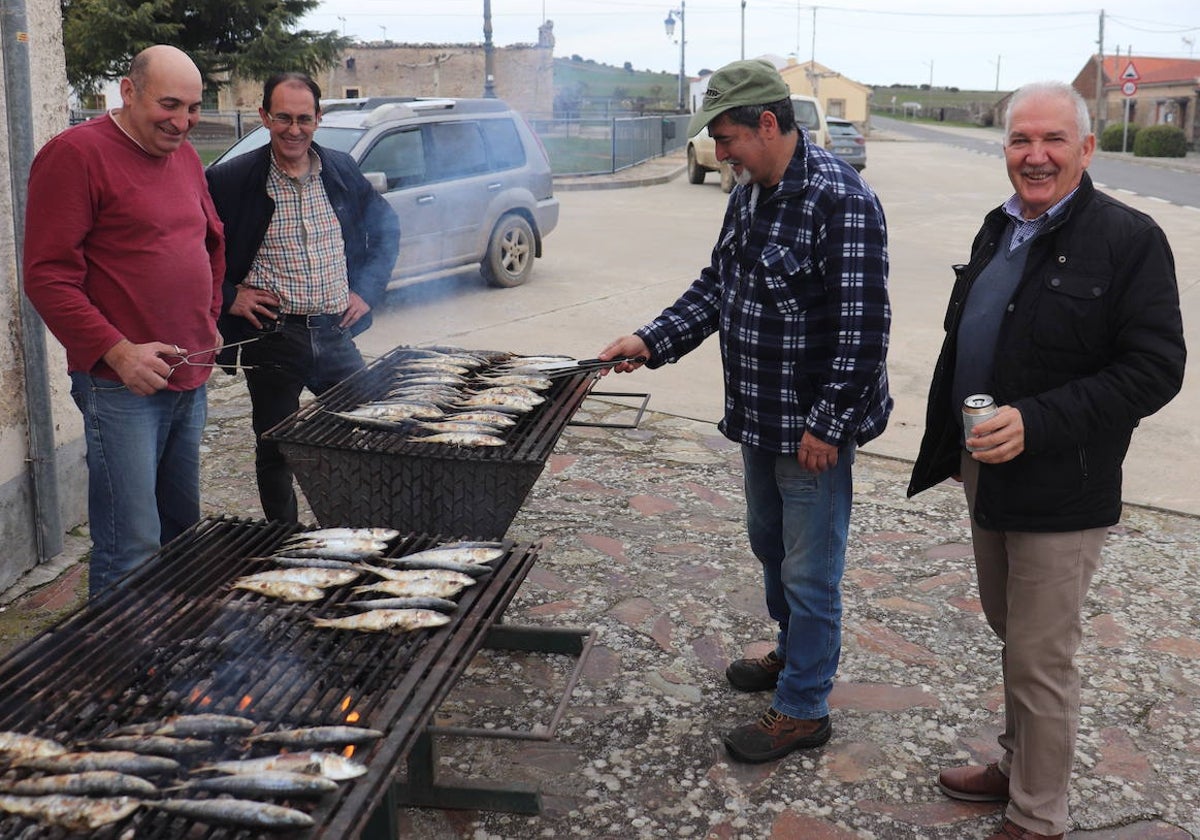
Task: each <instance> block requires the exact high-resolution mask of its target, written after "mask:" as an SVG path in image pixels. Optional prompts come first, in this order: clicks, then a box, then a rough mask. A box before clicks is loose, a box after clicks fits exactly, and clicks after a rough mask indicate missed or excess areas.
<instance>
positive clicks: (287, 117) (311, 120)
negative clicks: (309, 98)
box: [267, 114, 317, 128]
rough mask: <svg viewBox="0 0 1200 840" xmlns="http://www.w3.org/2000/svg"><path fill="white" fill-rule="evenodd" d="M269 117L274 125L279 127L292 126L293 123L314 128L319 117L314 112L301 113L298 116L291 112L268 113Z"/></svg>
mask: <svg viewBox="0 0 1200 840" xmlns="http://www.w3.org/2000/svg"><path fill="white" fill-rule="evenodd" d="M267 119H269V120H270V121H271V124H272V125H274V126H277V127H279V128H291V127H292V126H293V125H298V126H300V127H301V128H312V127H313V126H314V125H316V124H317V118H316V117H314V116H313V115H312V114H301V115H300V116H298V117H293V116H292V115H291V114H267Z"/></svg>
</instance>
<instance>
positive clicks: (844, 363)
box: [600, 60, 892, 762]
mask: <svg viewBox="0 0 1200 840" xmlns="http://www.w3.org/2000/svg"><path fill="white" fill-rule="evenodd" d="M789 97H790V91H789V89H788V87H787V84H786V83H785V82H784V81H783V79H782V78H781V77H780V75H779V73H778V72H777V71H776V70H775V68H774V67H773V66H772V65H770V64H768V63H766V62H763V61H758V60H754V61H736V62H733V63H732V64H729V65H727V66H725V67H723V68H721V69H720V70H718V71H717V72H716V73H714V74H713V76H712V78H711V79H710V81H709V85H708V91H707V92H706V93H705V96H704V103H703V105H702V106H701V108H700V110H699V111H698V112H697V113H696V114H695V115H694V116H693V117H692V120H691V123H690V125H689V126H688V135H689V136H692V135H695V134H696V133H697V132H699V131H700V130H701V129H703V128H704V127H705V126H708V130H709V133H710V134H711V135H712V137H713V139H714V140H715V141H716V148H717V158H718V159H719V160H727V161H728V162H729V164H730V165H731V166H732V167H733V172H734V174H735V176H736V179H737V183H738V186H737V187H736V188H735V189H734V190H733V192H732V194H731V195H730V198H729V206H728V208H727V209H726V212H725V220H724V222H723V224H722V226H721V233H720V237H719V239H718V240H717V244H716V247H715V248H714V249H713V252H712V262H711V264H710V265H709V266H708V267H707V268H705V269H704V270H703V271H701V273H700V278H699V279H698V280H696V281H695V282H693V283H692V285H691V287H690V288H689V289H688V290H687V291H686V292H684V294H683V295H682V296H681V297H680V298H679V299H678V300H677V301H676V302H675V303H674V304H673V305H672V306H670V307H669V308H667V309H666V310H664V311H663V313H662V314H661V315H659V316H658V317H657V318H655V319H654V320H653V321H651V322H650V323H649V324H646V325H645V326H643V327H641V328H640V329H638V330H637V331H636V332H635V333H634V334H633V335H627V336H623V337H621V338H618V339H617V340H615V341H613V342H612V343H611V344H609V345H608V347H606V348H605V349H604V350H603V351H602V352H601V353H600V358H602V359H611V358H613V357H615V356H627V357H635V358H636V357H644V358H645V359H646V361H645V364H646V365H647V366H648V367H651V368H654V367H658V366H659V365H663V364H666V363H669V362H675V361H678V360H679V358H680V357H682V356H683V355H684V354H685V353H687V352H689V351H690V350H692V349H694V348H695V347H697V346H698V345H699V344H700V342H702V341H703V340H704V339H705V338H707V337H708V336H709V335H711V334H712V333H713V332H717V333H718V334H719V336H720V341H721V355H722V358H723V360H724V373H725V416H724V418H723V419H722V420H721V423H720V426H719V427H720V429H721V432H722V433H723V434H724V435H725V436H726V437H728V438H729V439H730V440H733V441H736V442H738V443H740V444H741V446H742V458H743V463H744V465H745V490H746V507H747V516H746V522H747V531H748V534H749V538H750V546H751V548H752V549H753V551H754V554H755V556H756V557H757V558H758V559H759V561H760V562H761V563H762V566H763V577H764V587H765V592H766V602H767V609H768V612H769V613H770V615H771V618H772V619H774V620H775V621H776V622H778V624H779V633H778V636H777V641H776V647H775V650H773V651H771V652H770V653H768V654H767V655H766V656H763V657H761V658H758V659H739V660H737V661H735V662H733V663H732V664H730V666H729V668H728V669H727V670H726V676H727V677H728V679H729V682H730V684H731V685H732V686H733V687H734V688H736V689H738V690H741V691H765V690H768V689H774V692H775V695H774V701H773V702H772V704H771V707H770V708H768V709H767V710H766V712H765V713H763V715H762V716H761V718H759V719H758V720H757V721H755V722H753V723H749V724H747V725H744V726H740V727H738V728H736V729H734V730H733V731H732V732H729V733H728V734H726V735H725V738H724V740H725V745H726V748H727V749H728V750H729V752H730V754H731V755H732V756H733V757H734V758H736V759H738V760H740V761H747V762H762V761H770V760H772V759H777V758H781V757H783V756H785V755H787V754H788V753H790V752H792V751H793V750H795V749H798V748H811V747H818V746H820V745H822V744H824V743H825V742H826V741H828V740H829V737H830V735H831V733H832V728H831V726H830V722H829V704H828V697H829V692H830V690H831V689H832V687H833V678H834V675H835V674H836V672H837V666H838V658H839V655H840V651H841V579H842V573H843V569H844V566H845V551H846V535H847V532H848V530H849V524H850V506H851V499H852V492H853V479H852V475H851V466H852V464H853V462H854V452H855V448H856V447H857V446H859V445H861V444H863V443H865V442H867V441H869V440H871V439H872V438H875V437H877V436H878V435H879V434H881V433H882V432H883V430H884V427H885V426H886V425H887V418H888V414H889V413H890V411H891V407H892V399H891V397H890V396H889V394H888V384H887V369H886V359H887V346H888V331H889V328H890V325H891V307H890V305H889V303H888V293H887V269H888V261H887V230H886V224H885V221H884V216H883V209H882V208H881V207H880V205H879V201H878V199H877V198H876V197H875V195H874V193H873V192H872V191H871V189H870V188H869V187H868V186H867V185H866V184H865V183H863V181H862V180H861V178H860V177H859V176H858V174H857V173H856V172H855V171H854V169H853V168H851V167H850V166H849V165H847V164H845V163H844V162H842V161H841V160H840V159H838V158H836V157H834V156H833V155H832V154H830V153H828V152H826V151H825V150H824V149H821V148H818V147H817V146H815V145H814V144H812V143H811V142H810V141H809V140H808V138H807V136H806V135H805V134H804V133H803V132H802V131H800V129H799V128H798V126H797V124H796V121H795V117H794V113H793V109H792V102H791V99H790V98H789ZM640 364H641V363H640V362H622V363H620V364H618V365H616V366H615V367H614V370H616V371H618V372H625V371H631V370H634V369H636V368H637V367H639V366H640Z"/></svg>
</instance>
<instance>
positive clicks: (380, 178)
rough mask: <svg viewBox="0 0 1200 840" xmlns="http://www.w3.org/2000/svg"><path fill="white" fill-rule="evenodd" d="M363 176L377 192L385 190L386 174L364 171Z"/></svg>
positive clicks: (386, 185)
mask: <svg viewBox="0 0 1200 840" xmlns="http://www.w3.org/2000/svg"><path fill="white" fill-rule="evenodd" d="M363 177H364V178H366V179H367V183H368V184H370V185H371V189H373V190H375V192H377V193H385V192H387V188H388V184H387V175H385V174H384V173H382V172H364V173H363Z"/></svg>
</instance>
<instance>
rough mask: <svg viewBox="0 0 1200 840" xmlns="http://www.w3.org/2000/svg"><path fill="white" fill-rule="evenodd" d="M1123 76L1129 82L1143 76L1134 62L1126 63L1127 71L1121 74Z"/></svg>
mask: <svg viewBox="0 0 1200 840" xmlns="http://www.w3.org/2000/svg"><path fill="white" fill-rule="evenodd" d="M1121 78H1122V79H1124V80H1125V81H1127V82H1136V81H1138V80H1139V79H1141V78H1142V77H1141V76H1139V75H1138V71H1137V68H1136V67H1134V66H1133V62H1132V61H1131V62H1129V63H1128V64H1126V65H1125V72H1124V73H1122V74H1121Z"/></svg>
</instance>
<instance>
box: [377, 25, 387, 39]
mask: <svg viewBox="0 0 1200 840" xmlns="http://www.w3.org/2000/svg"><path fill="white" fill-rule="evenodd" d="M379 28H380V29H382V30H383V40H384V42H385V43H386V42H387V27H386V26H383V25H382V24H381V25H380V26H379Z"/></svg>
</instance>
